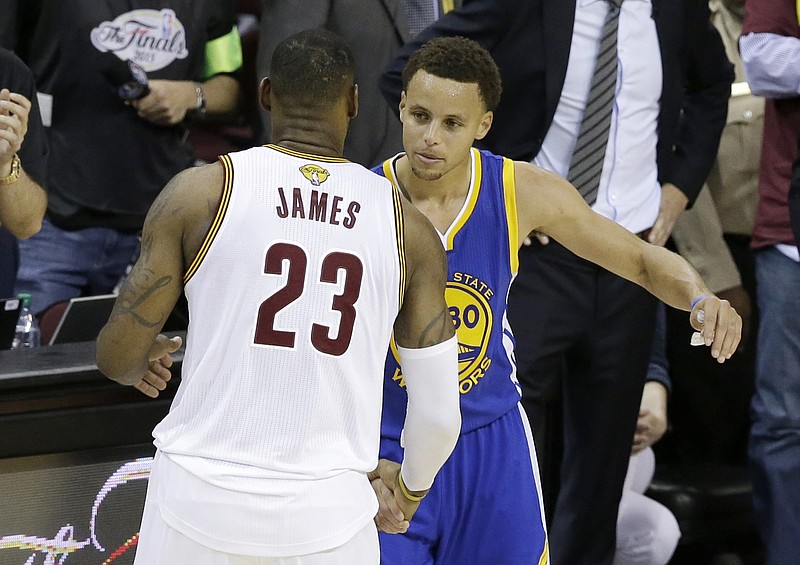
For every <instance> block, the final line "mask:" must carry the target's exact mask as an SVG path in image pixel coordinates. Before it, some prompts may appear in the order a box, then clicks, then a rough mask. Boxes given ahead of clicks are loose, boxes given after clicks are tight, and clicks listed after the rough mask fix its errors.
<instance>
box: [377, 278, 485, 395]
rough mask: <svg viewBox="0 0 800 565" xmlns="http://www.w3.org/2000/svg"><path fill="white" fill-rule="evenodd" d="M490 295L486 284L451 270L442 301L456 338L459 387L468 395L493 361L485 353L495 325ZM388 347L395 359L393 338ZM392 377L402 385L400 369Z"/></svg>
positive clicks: (403, 383) (403, 384)
mask: <svg viewBox="0 0 800 565" xmlns="http://www.w3.org/2000/svg"><path fill="white" fill-rule="evenodd" d="M492 296H494V291H492V289H491V288H489V286H488V285H487V284H485V283H483V282H482V281H481V280H480V279H478V278H477V277H474V276H472V275H469V274H467V273H454V275H453V280H450V281H447V289H446V290H445V300H446V302H447V305H448V309H449V311H450V316H452V318H453V325H454V326H455V330H456V336H457V338H458V387H459V389H460V390H461V394H467V393H468V392H470V391H471V390H472V389H473V388H474V387H475V386H476V385H478V384H480V381H481V379H482V378H483V377H484V376H486V371H487V370H488V369H489V367H490V366H491V364H492V359H491V357H488V356H487V355H486V352H487V349H488V347H489V336H490V335H491V334H492V327H493V325H494V318H493V316H492V309H491V307H490V305H489V299H490V298H491V297H492ZM391 349H392V354H393V355H394V358H395V359H396V360H398V359H399V357H398V354H397V346H396V344H395V343H394V340H392V342H391ZM398 364H399V360H398ZM392 380H394V381H395V382H397V383H398V384H399V385H400V386H405V381H404V379H403V377H402V373H401V372H400V369H396V370H395V374H394V376H393V377H392Z"/></svg>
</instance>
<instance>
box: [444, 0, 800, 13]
mask: <svg viewBox="0 0 800 565" xmlns="http://www.w3.org/2000/svg"><path fill="white" fill-rule="evenodd" d="M797 1H798V2H800V0H797ZM453 8H455V6H454V2H453V0H442V15H444V14H446V13H447V12H449V11H450V10H452V9H453Z"/></svg>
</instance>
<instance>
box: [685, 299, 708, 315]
mask: <svg viewBox="0 0 800 565" xmlns="http://www.w3.org/2000/svg"><path fill="white" fill-rule="evenodd" d="M706 298H708V296H698V297H697V298H695V299H694V300H692V305H691V306H690V307H689V311H690V312H691V311H692V310H694V307H695V306H697V303H698V302H700V301H701V300H705V299H706Z"/></svg>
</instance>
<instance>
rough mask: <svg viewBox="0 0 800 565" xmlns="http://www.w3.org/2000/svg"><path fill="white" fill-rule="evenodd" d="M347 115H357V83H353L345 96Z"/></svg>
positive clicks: (351, 116) (352, 116) (353, 116)
mask: <svg viewBox="0 0 800 565" xmlns="http://www.w3.org/2000/svg"><path fill="white" fill-rule="evenodd" d="M347 115H348V116H350V118H351V119H352V118H355V117H356V116H357V115H358V84H357V83H354V84H353V87H352V88H351V89H350V93H349V95H348V97H347Z"/></svg>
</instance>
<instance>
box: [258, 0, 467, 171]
mask: <svg viewBox="0 0 800 565" xmlns="http://www.w3.org/2000/svg"><path fill="white" fill-rule="evenodd" d="M422 3H427V4H429V10H427V11H424V10H423V11H424V12H427V13H423V14H420V15H419V18H415V17H414V15H413V14H410V13H409V12H410V11H411V12H413V6H412V5H418V4H420V5H421V4H422ZM460 4H461V2H460V0H444V1H443V0H438V1H437V0H414V1H408V0H341V1H337V2H334V1H333V0H304V1H303V2H285V1H282V0H262V1H261V34H260V38H261V39H260V43H259V48H258V62H259V63H258V64H259V67H258V75H259V76H261V77H263V76H267V75H269V64H270V59H271V57H272V52H273V51H274V50H275V46H276V45H277V44H278V43H280V42H281V41H282V40H283V39H285V38H287V37H289V36H290V35H292V34H294V33H296V32H298V31H302V30H304V29H310V28H315V27H322V28H325V29H327V30H329V31H332V32H334V33H336V34H337V35H339V36H340V37H342V38H343V39H344V40H345V42H347V43H348V45H349V46H350V48H351V49H352V50H353V53H354V55H355V58H356V81H357V82H358V94H359V108H358V116H357V117H356V119H354V120H353V122H352V124H351V126H350V133H349V134H348V136H347V140H346V141H345V147H344V156H345V157H346V158H348V159H350V160H351V161H355V162H357V163H360V164H362V165H364V166H365V167H371V166H373V165H376V164H378V163H380V162H381V161H382V160H383V159H385V158H386V157H387V156H388V155H393V154H395V153H397V152H398V151H400V150H401V149H402V140H401V137H400V136H401V133H400V129H401V128H400V121H399V120H398V119H397V114H396V108H397V105H394V106H392V107H390V106H388V105H387V104H386V101H385V100H384V99H383V97H382V96H381V94H380V91H379V90H378V79H379V77H380V75H381V73H383V71H384V69H385V68H386V65H387V64H388V63H389V61H391V59H392V57H393V56H394V55H395V53H396V52H397V50H398V49H399V48H400V47H401V46H402V45H403V44H404V43H405V42H407V41H408V40H410V39H411V38H412V37H413V36H414V34H415V33H416V32H417V31H419V29H421V27H424V26H425V25H426V24H427V23H430V22H432V21H433V20H434V19H435V18H436V17H437V16H439V15H440V14H443V13H445V12H446V11H448V10H449V9H452V8H453V7H454V6H458V5H460ZM418 26H419V27H418ZM398 96H399V94H398ZM262 118H263V119H264V121H265V126H266V127H265V128H264V131H269V123H268V121H269V114H268V113H266V112H263V113H262ZM267 141H270V140H267Z"/></svg>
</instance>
